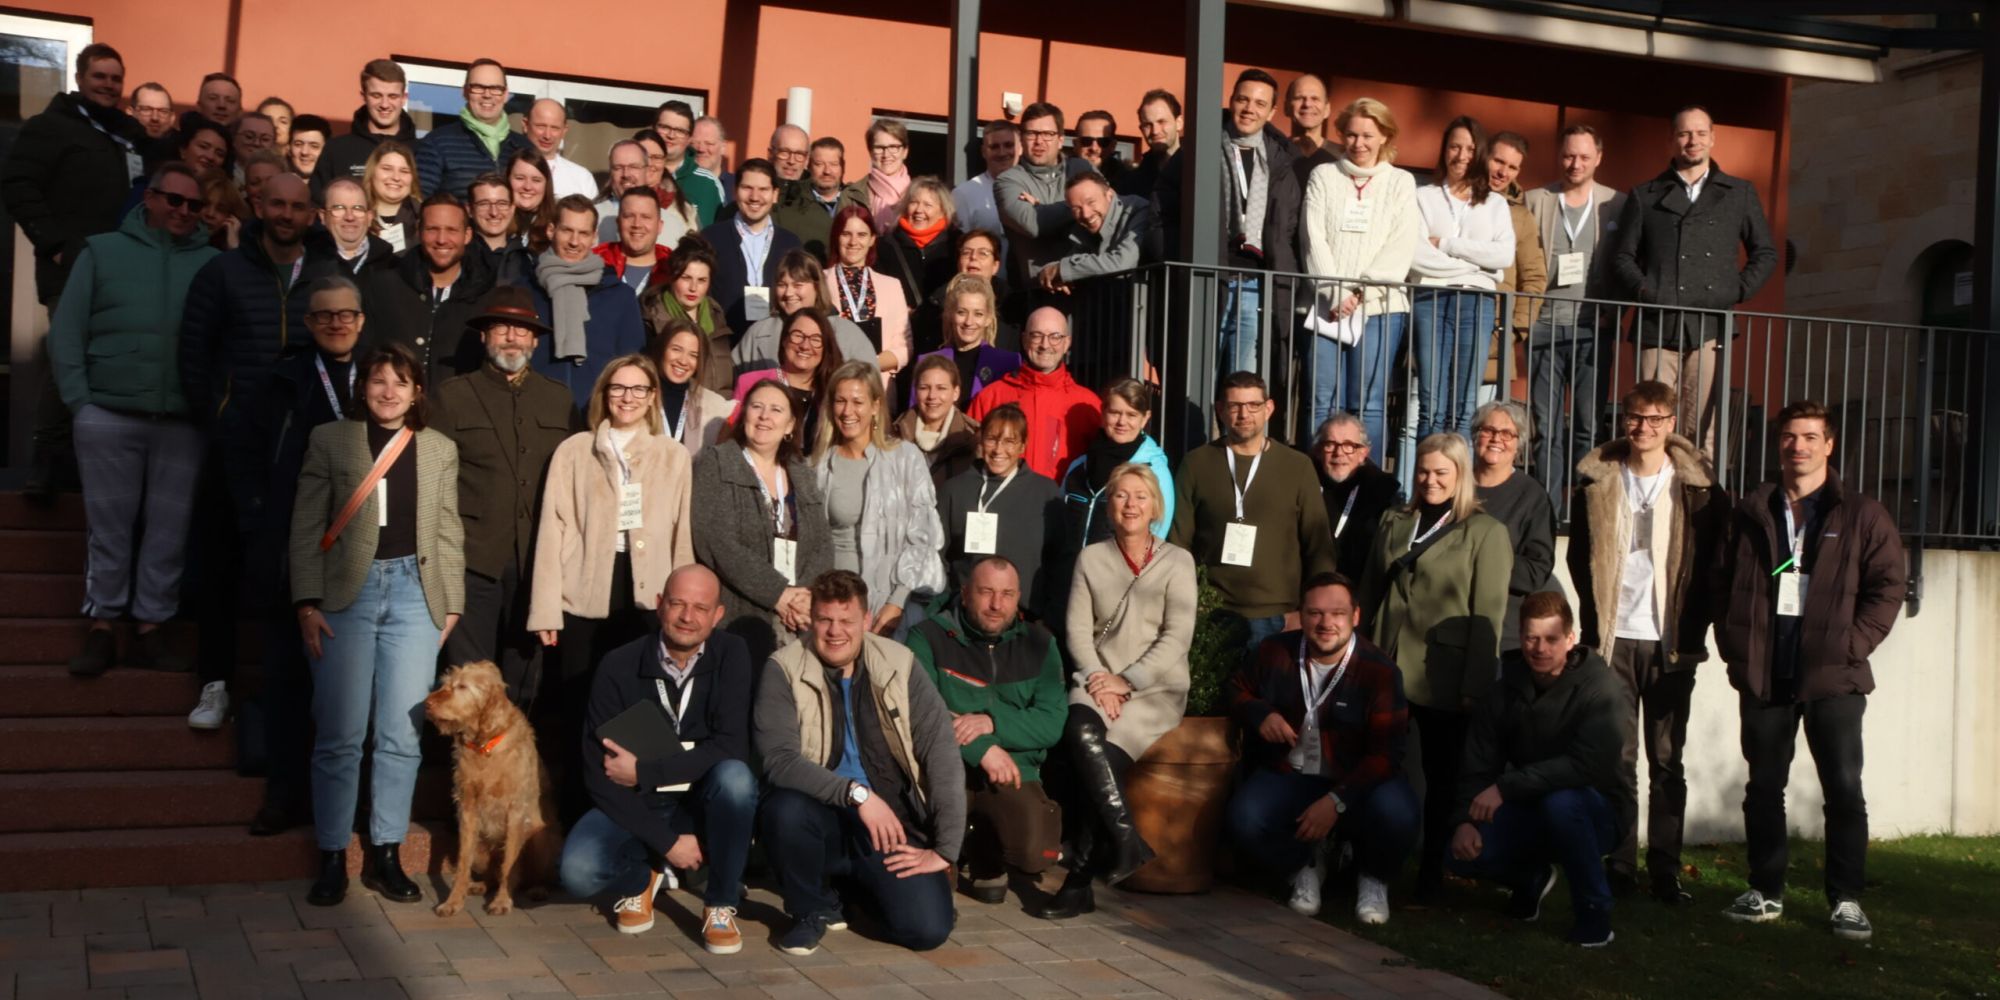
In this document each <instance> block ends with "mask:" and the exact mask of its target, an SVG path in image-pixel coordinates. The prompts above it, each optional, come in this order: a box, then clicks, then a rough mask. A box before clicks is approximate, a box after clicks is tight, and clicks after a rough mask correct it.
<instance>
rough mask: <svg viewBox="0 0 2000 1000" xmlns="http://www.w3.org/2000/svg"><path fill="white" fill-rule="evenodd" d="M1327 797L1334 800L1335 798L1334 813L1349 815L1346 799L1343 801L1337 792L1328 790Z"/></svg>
mask: <svg viewBox="0 0 2000 1000" xmlns="http://www.w3.org/2000/svg"><path fill="white" fill-rule="evenodd" d="M1326 797H1327V798H1329V799H1332V800H1333V814H1334V815H1336V816H1345V815H1347V803H1346V802H1345V801H1343V800H1342V799H1341V797H1340V796H1339V795H1338V794H1336V793H1333V792H1328V793H1326Z"/></svg>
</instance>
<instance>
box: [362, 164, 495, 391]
mask: <svg viewBox="0 0 2000 1000" xmlns="http://www.w3.org/2000/svg"><path fill="white" fill-rule="evenodd" d="M419 218H420V219H421V222H420V223H419V225H420V228H419V229H418V231H417V239H418V247H417V252H416V253H412V254H408V255H406V256H405V257H403V259H402V260H400V261H398V262H397V263H396V264H395V266H393V267H389V268H384V269H379V270H373V271H371V272H370V273H369V274H368V275H367V276H366V277H364V278H363V279H362V280H361V296H362V300H363V301H364V302H366V303H367V305H368V320H369V333H370V335H371V338H370V339H371V340H373V341H374V342H375V343H378V344H379V343H382V342H385V341H391V340H393V341H396V342H398V343H401V344H402V345H403V346H405V347H408V348H409V349H410V352H411V353H412V354H415V355H416V357H417V360H418V361H419V362H420V363H422V364H423V366H424V369H425V371H426V373H427V374H428V375H429V376H430V380H429V381H430V384H431V385H442V384H443V383H444V380H445V379H448V378H451V377H452V376H454V375H464V374H467V373H469V372H472V371H475V370H477V369H478V368H479V366H480V364H481V363H482V362H483V360H484V358H483V352H481V351H480V349H479V348H478V346H477V345H475V344H474V343H473V342H472V341H471V340H469V339H467V338H466V336H465V330H466V324H467V323H468V322H470V321H471V318H472V317H473V315H475V314H476V313H477V312H478V311H479V306H478V303H479V300H480V298H481V297H483V296H484V295H485V294H486V291H487V289H489V288H492V287H493V274H492V272H490V271H488V270H487V269H486V262H485V260H484V259H483V258H481V257H480V256H479V255H478V254H469V253H467V252H466V247H467V246H469V245H470V244H471V242H472V225H471V220H470V219H469V218H467V216H466V211H465V205H464V204H463V203H461V202H460V201H459V200H458V199H457V198H455V197H453V196H452V195H451V194H450V193H448V192H442V191H441V192H438V193H436V194H432V195H430V196H429V197H427V198H425V199H424V207H423V211H422V213H421V214H420V216H419Z"/></svg>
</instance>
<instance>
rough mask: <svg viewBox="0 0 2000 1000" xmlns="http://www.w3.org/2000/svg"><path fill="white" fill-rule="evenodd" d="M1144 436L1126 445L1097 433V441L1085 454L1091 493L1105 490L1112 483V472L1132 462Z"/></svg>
mask: <svg viewBox="0 0 2000 1000" xmlns="http://www.w3.org/2000/svg"><path fill="white" fill-rule="evenodd" d="M1144 440H1146V439H1145V437H1144V436H1140V437H1135V438H1133V439H1132V440H1130V441H1127V442H1125V443H1124V444H1119V443H1118V442H1116V441H1113V440H1111V436H1110V435H1109V434H1106V433H1104V432H1103V431H1098V432H1097V439H1096V440H1095V441H1092V442H1091V443H1090V450H1089V451H1087V452H1085V453H1084V468H1085V471H1086V472H1087V473H1088V474H1089V476H1090V489H1091V492H1093V493H1094V492H1096V491H1098V490H1101V489H1103V488H1104V485H1105V484H1106V483H1108V482H1110V481H1111V471H1112V470H1113V469H1116V468H1118V467H1119V466H1121V465H1124V464H1125V463H1126V462H1130V461H1131V460H1132V456H1133V455H1136V454H1138V453H1139V443H1140V442H1142V441H1144Z"/></svg>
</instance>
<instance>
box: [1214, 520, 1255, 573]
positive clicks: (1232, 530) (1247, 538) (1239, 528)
mask: <svg viewBox="0 0 2000 1000" xmlns="http://www.w3.org/2000/svg"><path fill="white" fill-rule="evenodd" d="M1256 554H1257V526H1256V525H1254V524H1242V523H1238V522H1234V521H1232V522H1230V523H1229V525H1228V526H1226V527H1224V528H1223V529H1222V564H1223V565H1224V566H1248V565H1250V560H1251V558H1252V557H1254V556H1255V555H1256Z"/></svg>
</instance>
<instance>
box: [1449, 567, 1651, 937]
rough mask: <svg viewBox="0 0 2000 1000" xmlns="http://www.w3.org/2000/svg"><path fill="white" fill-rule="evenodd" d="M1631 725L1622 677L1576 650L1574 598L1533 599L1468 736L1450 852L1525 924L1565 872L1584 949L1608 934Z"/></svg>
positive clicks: (1627, 791)
mask: <svg viewBox="0 0 2000 1000" xmlns="http://www.w3.org/2000/svg"><path fill="white" fill-rule="evenodd" d="M1631 728H1632V721H1631V718H1630V713H1629V712H1628V711H1627V709H1626V708H1625V692H1624V688H1623V686H1622V685H1620V683H1619V681H1618V678H1617V676H1616V675H1614V674H1613V673H1612V672H1611V668H1610V667H1607V666H1605V664H1604V661H1603V660H1602V659H1601V658H1599V657H1598V655H1597V654H1596V653H1595V652H1592V651H1591V650H1590V648H1589V647H1587V646H1579V645H1577V642H1576V619H1575V617H1574V616H1573V615H1572V614H1571V613H1570V609H1569V601H1568V600H1567V599H1566V598H1564V597H1563V595H1562V594H1561V593H1558V592H1555V591H1546V590H1545V591H1541V592H1539V593H1534V594H1529V595H1528V596H1527V597H1526V598H1525V599H1523V600H1522V601H1521V648H1520V650H1519V651H1516V652H1509V653H1508V654H1506V656H1505V657H1504V658H1503V659H1502V661H1501V676H1500V683H1499V684H1497V685H1495V686H1494V688H1493V690H1492V691H1491V692H1490V693H1488V694H1487V696H1486V700H1485V701H1484V702H1482V703H1481V704H1480V705H1479V706H1478V707H1477V708H1476V709H1474V711H1473V716H1472V727H1471V730H1470V731H1469V732H1468V733H1467V734H1466V738H1465V758H1464V764H1463V766H1462V767H1461V768H1460V769H1459V774H1460V778H1459V786H1458V787H1459V793H1458V809H1457V813H1456V819H1457V832H1456V833H1455V834H1454V835H1453V836H1452V839H1451V854H1452V857H1453V858H1454V859H1455V861H1456V865H1455V867H1457V868H1458V869H1459V870H1460V871H1461V872H1462V873H1464V874H1467V875H1472V876H1475V877H1481V878H1490V879H1493V880H1495V881H1498V882H1501V883H1503V884H1505V885H1508V886H1511V887H1512V888H1513V890H1514V901H1513V903H1512V904H1511V905H1510V907H1509V912H1510V913H1511V914H1512V915H1513V916H1515V917H1518V918H1520V919H1521V920H1524V921H1532V920H1534V919H1535V918H1537V917H1539V916H1540V915H1541V910H1542V899H1543V897H1545V896H1547V895H1548V894H1549V890H1550V889H1552V888H1554V887H1555V884H1556V874H1557V873H1558V872H1561V873H1563V874H1564V875H1565V876H1566V877H1567V878H1568V879H1569V895H1570V909H1571V912H1573V913H1574V914H1575V915H1576V924H1575V926H1573V927H1571V928H1570V932H1569V942H1570V943H1571V944H1575V945H1581V946H1582V947H1585V948H1602V947H1604V946H1605V945H1608V944H1610V943H1611V940H1612V936H1613V935H1612V933H1611V884H1610V882H1609V880H1608V879H1607V877H1606V875H1605V871H1604V856H1605V855H1606V854H1609V853H1611V851H1612V849H1613V848H1615V847H1617V846H1618V840H1619V836H1620V833H1621V831H1620V829H1619V827H1620V826H1621V824H1623V823H1625V822H1627V820H1626V819H1625V817H1628V816H1631V815H1633V811H1632V809H1631V808H1630V805H1631V801H1630V800H1631V798H1632V797H1633V795H1634V791H1633V780H1632V776H1631V774H1630V773H1629V772H1627V771H1626V770H1625V768H1624V767H1623V766H1622V763H1621V760H1622V748H1623V747H1624V745H1625V743H1626V741H1627V740H1628V739H1630V738H1631Z"/></svg>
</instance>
